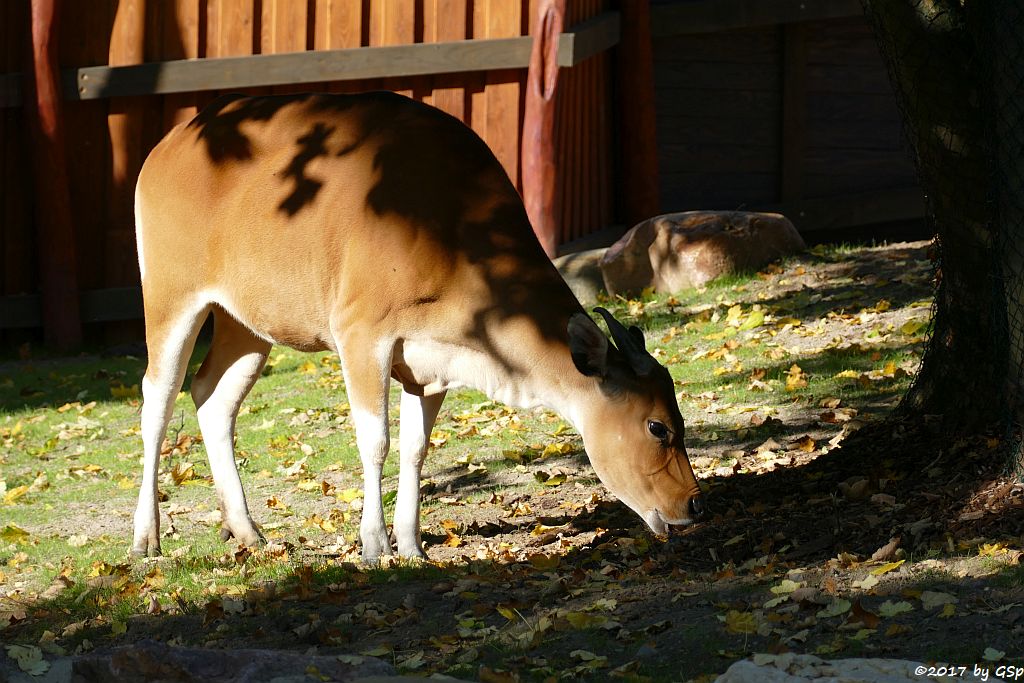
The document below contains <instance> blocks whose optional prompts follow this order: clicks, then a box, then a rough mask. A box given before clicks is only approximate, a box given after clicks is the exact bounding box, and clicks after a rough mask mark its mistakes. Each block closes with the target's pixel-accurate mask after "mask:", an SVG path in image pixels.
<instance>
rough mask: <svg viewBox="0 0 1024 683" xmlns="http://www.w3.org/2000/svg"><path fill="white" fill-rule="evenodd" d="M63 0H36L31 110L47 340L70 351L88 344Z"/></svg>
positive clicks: (29, 91) (28, 97) (29, 96)
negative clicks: (64, 73) (68, 148)
mask: <svg viewBox="0 0 1024 683" xmlns="http://www.w3.org/2000/svg"><path fill="white" fill-rule="evenodd" d="M59 10H60V6H59V0H32V41H31V43H32V62H31V68H30V69H27V76H28V77H27V78H26V79H25V80H26V86H27V88H26V91H27V92H26V98H25V114H26V117H27V119H28V128H29V132H30V136H31V138H30V139H31V142H32V150H31V156H32V172H33V178H34V181H35V218H36V229H37V233H36V234H37V235H38V242H37V244H36V249H37V252H38V254H39V274H40V290H41V294H42V296H41V299H42V307H43V328H44V332H43V334H44V340H45V342H46V344H47V346H52V347H54V348H57V349H61V350H67V349H70V348H73V347H75V346H78V345H80V344H81V342H82V321H81V317H80V315H79V310H78V270H77V264H76V259H75V234H74V228H73V226H72V218H71V197H70V194H69V191H68V177H67V165H66V160H65V154H64V131H63V127H62V126H63V120H62V118H61V96H60V70H59V66H58V63H57V47H58V45H57V36H58V30H59V25H60V22H59V20H60V12H59Z"/></svg>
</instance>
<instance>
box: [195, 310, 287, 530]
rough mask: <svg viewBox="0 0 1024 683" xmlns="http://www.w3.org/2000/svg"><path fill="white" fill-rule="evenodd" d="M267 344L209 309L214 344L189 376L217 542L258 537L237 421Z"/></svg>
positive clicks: (237, 324) (267, 348) (257, 376)
mask: <svg viewBox="0 0 1024 683" xmlns="http://www.w3.org/2000/svg"><path fill="white" fill-rule="evenodd" d="M269 352H270V342H268V341H264V340H263V339H260V338H259V337H257V336H256V335H254V334H253V333H252V332H250V331H249V330H248V329H247V328H246V327H245V326H244V325H242V324H241V323H240V322H238V321H237V320H235V319H234V318H232V317H231V316H230V315H228V314H227V313H225V312H224V311H222V310H220V309H218V308H215V309H214V311H213V343H212V344H211V345H210V352H209V353H208V354H207V355H206V359H205V360H204V361H203V365H202V367H200V368H199V372H197V373H196V376H195V378H194V379H193V380H192V400H193V401H194V402H195V404H196V412H197V414H198V416H199V427H200V429H202V431H203V443H204V444H205V445H206V453H207V456H208V457H209V459H210V471H211V472H212V473H213V483H214V486H216V488H217V500H218V502H219V503H220V510H221V515H222V522H221V540H224V541H226V540H228V539H230V538H234V539H235V540H237V541H238V542H240V543H243V544H245V545H248V546H252V545H256V544H258V543H259V542H260V541H261V540H262V537H261V536H260V533H259V531H258V530H257V529H256V525H254V524H253V522H252V518H251V517H250V516H249V508H248V506H247V505H246V502H245V492H244V491H243V490H242V482H241V480H240V479H239V478H238V468H237V466H236V465H235V443H234V439H235V420H236V418H237V417H238V409H239V408H240V407H241V405H242V401H243V400H244V399H245V396H246V394H248V393H249V390H250V389H252V385H253V384H255V383H256V380H257V379H258V378H259V376H260V371H261V370H262V369H263V364H264V363H265V362H266V360H267V354H268V353H269Z"/></svg>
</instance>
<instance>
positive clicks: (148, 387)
mask: <svg viewBox="0 0 1024 683" xmlns="http://www.w3.org/2000/svg"><path fill="white" fill-rule="evenodd" d="M208 312H209V307H208V306H207V305H206V304H197V305H195V306H193V307H192V308H191V309H188V308H186V309H184V310H182V309H181V308H178V310H176V311H174V313H173V315H172V314H170V313H169V312H165V311H158V310H152V309H151V307H147V309H146V346H147V347H148V351H149V362H148V364H147V366H146V375H145V377H143V378H142V424H141V431H142V451H143V461H142V486H141V487H140V489H139V504H138V507H136V509H135V534H134V540H133V541H132V554H133V555H138V556H145V555H149V556H151V557H152V556H156V555H159V554H160V507H159V497H158V494H157V474H158V470H159V465H160V447H161V446H162V445H163V440H164V435H165V434H166V432H167V422H168V421H169V420H170V417H171V412H172V411H173V409H174V399H175V398H176V397H177V395H178V392H179V391H181V383H182V380H183V379H184V378H185V370H186V369H187V367H188V359H189V357H190V356H191V354H192V349H193V348H194V347H195V343H196V336H197V335H198V334H199V329H200V327H202V324H203V321H204V320H205V319H206V315H207V313H208Z"/></svg>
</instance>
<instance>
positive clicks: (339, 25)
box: [313, 0, 363, 50]
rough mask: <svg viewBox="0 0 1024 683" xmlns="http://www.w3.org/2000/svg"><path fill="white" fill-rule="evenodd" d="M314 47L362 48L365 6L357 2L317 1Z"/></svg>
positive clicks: (331, 48) (319, 48)
mask: <svg viewBox="0 0 1024 683" xmlns="http://www.w3.org/2000/svg"><path fill="white" fill-rule="evenodd" d="M315 7H316V10H315V11H316V26H315V30H314V40H313V46H314V48H316V49H317V50H340V49H344V48H351V47H361V46H362V25H363V4H362V3H361V2H358V1H356V0H316V5H315Z"/></svg>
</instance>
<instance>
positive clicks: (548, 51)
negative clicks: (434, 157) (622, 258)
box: [517, 0, 566, 256]
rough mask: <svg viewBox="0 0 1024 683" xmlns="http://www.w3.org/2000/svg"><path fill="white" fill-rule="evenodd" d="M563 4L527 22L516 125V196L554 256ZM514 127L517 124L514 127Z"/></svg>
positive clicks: (543, 8)
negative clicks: (527, 58)
mask: <svg viewBox="0 0 1024 683" xmlns="http://www.w3.org/2000/svg"><path fill="white" fill-rule="evenodd" d="M565 6H566V3H565V0H544V2H542V3H541V4H540V5H539V6H538V9H537V11H538V12H539V13H540V14H541V17H540V18H539V19H538V20H537V21H535V22H533V26H534V30H533V33H532V34H531V35H532V37H533V45H532V47H531V50H530V67H529V69H528V71H527V77H526V88H525V90H526V92H525V103H524V109H525V112H524V116H523V123H522V131H523V132H522V146H521V155H522V156H521V160H522V168H523V173H522V194H523V203H524V204H525V205H526V213H527V215H528V216H529V218H530V223H531V225H532V226H533V231H534V233H535V234H536V235H537V239H538V240H539V241H540V243H541V246H542V247H544V252H545V253H546V254H547V255H548V256H554V255H555V253H556V248H557V246H558V243H559V242H560V241H561V228H560V226H561V225H563V224H564V221H563V216H562V209H563V207H564V206H565V202H564V197H563V192H564V188H563V182H562V181H563V173H562V171H561V169H562V168H563V164H562V157H561V155H562V150H563V149H564V144H562V138H563V136H564V132H565V130H566V126H562V125H559V124H560V122H561V121H562V120H563V119H564V110H565V102H564V97H562V88H563V87H564V83H563V82H562V80H561V79H562V74H561V73H560V69H559V67H558V61H557V55H558V36H559V35H560V34H561V32H562V28H563V26H564V22H565V14H566V7H565ZM517 123H518V122H517Z"/></svg>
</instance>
